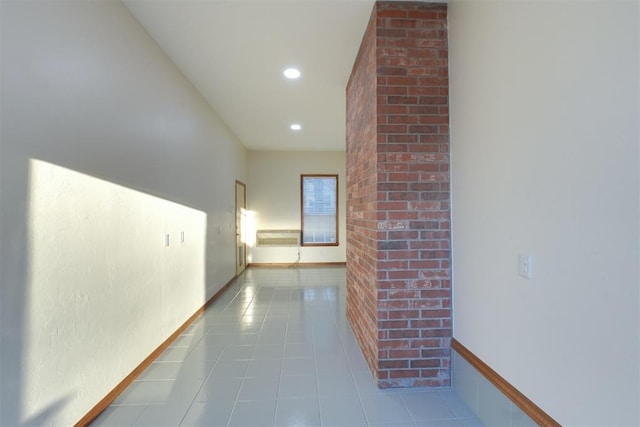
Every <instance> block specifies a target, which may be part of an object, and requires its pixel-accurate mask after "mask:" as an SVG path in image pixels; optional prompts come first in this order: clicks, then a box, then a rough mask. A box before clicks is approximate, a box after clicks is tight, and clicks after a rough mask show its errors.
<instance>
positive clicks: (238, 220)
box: [234, 179, 247, 276]
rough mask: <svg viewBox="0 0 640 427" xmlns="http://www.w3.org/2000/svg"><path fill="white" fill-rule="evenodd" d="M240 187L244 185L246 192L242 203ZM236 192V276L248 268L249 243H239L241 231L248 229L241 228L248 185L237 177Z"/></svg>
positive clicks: (245, 207)
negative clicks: (240, 256)
mask: <svg viewBox="0 0 640 427" xmlns="http://www.w3.org/2000/svg"><path fill="white" fill-rule="evenodd" d="M238 187H242V188H243V190H244V191H243V193H244V200H242V204H238ZM234 191H235V194H234V199H235V201H236V210H235V214H236V218H235V221H236V240H235V242H234V251H235V253H236V256H235V259H236V276H239V275H240V274H242V272H243V271H244V270H245V269H246V268H247V244H246V242H241V245H239V244H238V241H239V240H240V232H241V231H245V232H246V230H241V221H242V218H241V215H240V213H241V209H245V210H246V209H247V185H246V184H245V183H244V182H242V181H238V180H237V179H236V184H235V188H234ZM241 246H242V254H243V256H244V259H243V260H242V264H240V259H239V252H240V250H239V249H240V247H241ZM240 267H242V269H240Z"/></svg>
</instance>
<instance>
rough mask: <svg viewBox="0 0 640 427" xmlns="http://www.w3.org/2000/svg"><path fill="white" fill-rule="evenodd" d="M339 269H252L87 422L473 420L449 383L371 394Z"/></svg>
mask: <svg viewBox="0 0 640 427" xmlns="http://www.w3.org/2000/svg"><path fill="white" fill-rule="evenodd" d="M345 305H346V295H345V268H344V267H320V268H309V267H298V268H282V269H272V268H269V269H267V268H254V269H249V270H247V271H246V272H245V273H243V274H242V275H241V276H240V277H239V278H238V280H236V282H235V283H234V284H233V285H232V286H231V287H230V288H229V289H228V290H227V291H226V292H225V293H224V294H223V295H222V296H221V297H220V298H219V299H218V300H216V301H215V302H214V303H213V304H212V305H211V306H210V307H209V308H208V309H207V311H206V312H205V313H204V314H203V315H202V316H200V317H199V318H198V319H197V320H196V321H195V322H194V323H193V324H192V325H190V326H189V328H188V329H187V330H186V331H185V332H184V333H183V334H182V335H181V336H180V337H179V338H178V339H177V340H176V341H175V342H174V343H173V344H172V346H171V347H169V348H168V349H167V350H166V351H165V352H164V353H162V354H161V355H160V356H159V357H158V359H157V360H156V361H155V362H154V363H153V364H152V365H151V366H150V367H149V368H148V369H147V370H145V372H143V374H142V375H141V376H140V377H138V379H137V380H136V381H135V382H134V383H133V384H132V385H131V386H130V387H128V388H127V389H126V390H125V391H124V392H123V393H122V394H121V395H120V396H119V397H118V399H116V401H115V402H114V403H113V404H112V405H111V406H109V408H107V409H106V410H105V411H104V412H103V413H102V414H101V415H100V416H99V417H98V418H97V419H96V421H95V422H94V423H93V424H92V426H245V427H257V426H345V427H347V426H348V427H351V426H386V427H416V426H438V427H453V426H459V427H460V426H468V427H470V426H482V423H481V422H480V421H479V419H478V418H476V417H475V415H474V414H473V413H472V412H471V411H470V410H469V408H468V407H467V406H466V405H465V404H464V403H463V402H462V400H461V399H460V398H459V397H458V395H457V394H456V393H455V392H454V391H453V390H452V389H449V388H445V389H436V390H433V389H422V388H418V389H393V390H379V389H377V388H376V386H375V384H374V381H373V378H372V376H371V374H370V373H369V370H368V368H367V366H366V364H365V362H364V359H363V357H362V354H361V352H360V349H359V347H358V345H357V344H356V341H355V339H354V337H353V335H352V333H351V329H350V328H349V325H348V322H347V320H346V316H345Z"/></svg>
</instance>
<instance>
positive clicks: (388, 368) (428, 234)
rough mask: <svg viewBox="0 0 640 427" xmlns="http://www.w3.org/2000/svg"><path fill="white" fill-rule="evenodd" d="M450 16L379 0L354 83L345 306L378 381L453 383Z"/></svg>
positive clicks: (424, 6)
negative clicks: (448, 45) (450, 368)
mask: <svg viewBox="0 0 640 427" xmlns="http://www.w3.org/2000/svg"><path fill="white" fill-rule="evenodd" d="M446 22H447V6H446V5H444V4H430V3H415V2H377V3H376V5H375V6H374V10H373V13H372V16H371V20H370V22H369V26H368V28H367V31H366V33H365V35H364V38H363V41H362V45H361V47H360V51H359V54H358V57H357V59H356V62H355V64H354V69H353V71H352V75H351V78H350V79H349V83H348V85H347V316H348V318H349V321H350V323H351V325H352V328H353V330H354V333H355V335H356V337H357V339H358V341H359V343H360V346H361V348H362V350H363V354H364V355H365V358H366V360H367V363H368V364H369V367H370V368H371V370H372V372H373V373H374V374H375V376H376V378H377V381H378V386H379V387H412V386H446V385H450V373H449V357H450V341H451V279H450V264H451V253H450V242H451V236H450V228H451V227H450V215H451V211H450V202H449V200H450V194H449V125H448V123H449V106H448V105H449V104H448V63H447V57H448V52H447V31H446Z"/></svg>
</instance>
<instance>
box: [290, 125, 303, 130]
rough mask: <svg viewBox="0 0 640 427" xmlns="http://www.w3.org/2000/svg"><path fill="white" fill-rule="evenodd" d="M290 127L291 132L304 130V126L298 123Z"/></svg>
mask: <svg viewBox="0 0 640 427" xmlns="http://www.w3.org/2000/svg"><path fill="white" fill-rule="evenodd" d="M289 127H290V128H291V130H300V129H302V126H301V125H299V124H298V123H294V124H292V125H291V126H289Z"/></svg>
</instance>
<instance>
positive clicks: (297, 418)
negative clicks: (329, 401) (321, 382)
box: [275, 398, 320, 427]
mask: <svg viewBox="0 0 640 427" xmlns="http://www.w3.org/2000/svg"><path fill="white" fill-rule="evenodd" d="M275 425H276V426H308V427H312V426H320V410H319V409H318V399H316V398H298V399H278V402H277V407H276V424H275Z"/></svg>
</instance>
